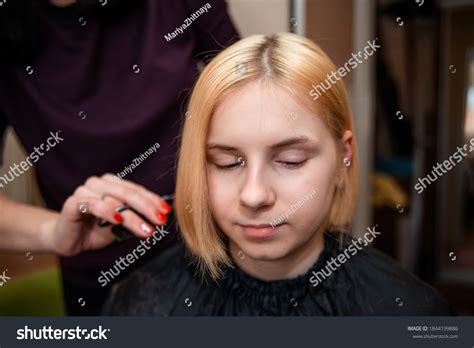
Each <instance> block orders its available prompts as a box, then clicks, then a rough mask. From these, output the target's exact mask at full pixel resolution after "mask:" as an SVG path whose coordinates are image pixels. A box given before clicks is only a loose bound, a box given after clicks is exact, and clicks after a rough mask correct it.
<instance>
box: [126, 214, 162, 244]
mask: <svg viewBox="0 0 474 348" xmlns="http://www.w3.org/2000/svg"><path fill="white" fill-rule="evenodd" d="M121 214H122V216H123V218H124V220H123V223H122V226H124V227H125V228H126V229H127V230H129V231H130V232H132V233H133V234H135V235H137V236H138V237H141V238H145V237H149V236H150V235H151V234H152V233H153V232H154V231H155V228H154V227H153V226H152V225H150V224H149V223H148V222H146V221H145V220H143V219H142V218H141V217H140V216H139V215H137V214H136V213H135V212H133V211H132V210H125V211H123V212H122V213H121Z"/></svg>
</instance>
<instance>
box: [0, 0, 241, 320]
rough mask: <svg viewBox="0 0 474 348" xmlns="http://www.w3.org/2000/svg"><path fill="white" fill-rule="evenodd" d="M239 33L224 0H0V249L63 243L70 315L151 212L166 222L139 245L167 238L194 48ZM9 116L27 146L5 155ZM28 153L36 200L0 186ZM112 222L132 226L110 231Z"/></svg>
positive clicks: (208, 52) (98, 303)
mask: <svg viewBox="0 0 474 348" xmlns="http://www.w3.org/2000/svg"><path fill="white" fill-rule="evenodd" d="M237 38H238V37H237V33H236V31H235V29H234V27H233V25H232V23H231V20H230V18H229V16H228V14H227V12H226V4H225V1H223V0H202V1H201V0H199V1H197V0H180V1H166V0H49V1H48V0H14V1H8V2H3V5H2V6H1V7H0V47H1V48H0V163H2V164H3V166H4V170H3V172H2V173H0V249H3V250H13V251H31V252H54V253H57V254H58V255H60V256H61V258H60V262H61V270H62V280H63V286H64V295H65V302H66V308H67V312H68V314H69V315H96V314H98V313H99V311H100V309H101V307H102V304H103V302H104V299H105V297H106V295H107V292H108V289H109V287H108V286H107V287H102V286H101V285H100V284H99V282H98V281H97V279H98V277H99V276H100V274H101V271H102V270H106V269H109V268H110V267H112V265H113V264H115V261H116V260H117V259H119V258H120V257H121V256H122V257H124V256H125V255H127V254H128V253H130V252H132V251H133V250H135V249H136V248H137V246H138V245H139V244H140V241H142V240H143V239H144V238H146V237H148V236H149V235H150V233H151V232H152V230H153V229H154V228H155V227H156V226H164V227H165V229H167V230H169V231H171V232H172V233H170V234H171V235H172V236H171V237H170V236H169V235H167V236H166V237H164V238H163V240H162V241H160V242H159V243H157V245H156V246H155V247H154V248H153V251H150V252H148V253H149V254H153V253H156V252H160V250H162V249H163V248H166V247H167V246H168V245H169V243H170V242H171V241H172V240H174V239H175V237H173V236H175V235H176V228H175V226H174V225H172V224H171V223H170V221H171V220H172V217H173V211H172V202H170V201H169V200H168V202H167V201H166V199H165V198H164V197H165V196H168V197H170V195H172V193H173V192H174V185H175V177H174V165H175V159H176V157H175V156H176V150H177V145H178V143H177V138H178V135H179V130H180V127H181V124H182V122H184V121H185V117H184V116H182V115H184V114H185V112H184V111H185V110H184V108H185V102H186V100H185V98H186V95H187V93H188V91H189V89H190V87H191V86H192V84H193V80H194V78H195V76H196V75H197V72H198V69H197V64H198V63H199V61H204V62H206V60H207V59H209V58H210V57H211V56H213V55H214V54H216V53H217V52H218V51H219V50H221V49H222V48H224V47H225V46H227V45H229V44H230V43H231V42H232V41H234V40H235V39H237ZM186 118H192V115H188V116H187V117H186ZM7 126H12V127H13V129H14V130H15V132H16V134H17V135H18V137H19V139H20V141H21V143H22V145H23V146H24V148H25V150H26V153H27V157H26V158H25V160H24V161H21V163H6V162H5V161H2V158H1V154H2V152H3V149H2V148H1V146H2V144H3V143H4V139H3V138H4V133H5V129H6V127H7ZM33 166H34V169H35V174H36V178H37V181H38V183H39V187H40V190H41V194H42V197H43V199H44V201H45V203H46V206H47V209H43V208H38V207H33V206H30V205H25V204H22V203H19V202H16V201H14V200H13V199H11V198H9V197H7V196H6V194H5V187H7V186H8V185H12V184H13V182H14V180H15V179H16V178H17V177H18V176H19V175H21V174H22V173H24V172H26V171H28V170H30V169H31V167H33ZM106 173H109V174H106ZM110 173H111V174H110ZM124 206H126V207H130V208H131V209H128V210H123V209H122V208H123V207H124ZM132 209H133V210H132ZM102 219H105V220H106V221H105V222H108V224H107V226H105V227H103V224H102V227H101V225H100V224H99V223H98V222H99V221H101V220H102ZM118 225H121V226H123V227H124V228H126V229H128V230H129V231H131V232H133V234H134V235H135V236H136V237H137V238H131V239H128V240H126V241H123V242H121V243H118V242H116V236H115V235H114V234H113V233H112V231H111V228H112V226H118ZM146 259H147V257H146V256H143V257H142V258H140V260H138V261H136V262H135V263H133V265H131V266H130V267H128V268H127V269H124V270H123V272H122V273H123V274H126V273H127V272H129V271H130V270H131V269H133V268H134V267H136V266H137V265H139V264H140V263H142V262H144V261H145V260H146ZM120 276H122V274H121V275H120ZM114 280H116V279H114ZM79 298H83V299H85V301H86V305H85V306H81V305H80V304H79V302H78V299H79Z"/></svg>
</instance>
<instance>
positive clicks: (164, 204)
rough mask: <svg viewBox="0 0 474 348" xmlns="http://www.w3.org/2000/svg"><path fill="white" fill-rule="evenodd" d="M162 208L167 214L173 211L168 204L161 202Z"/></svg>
mask: <svg viewBox="0 0 474 348" xmlns="http://www.w3.org/2000/svg"><path fill="white" fill-rule="evenodd" d="M160 207H161V209H163V211H164V212H165V214H168V213H169V212H170V211H171V207H170V206H169V205H168V204H167V203H166V202H161V203H160Z"/></svg>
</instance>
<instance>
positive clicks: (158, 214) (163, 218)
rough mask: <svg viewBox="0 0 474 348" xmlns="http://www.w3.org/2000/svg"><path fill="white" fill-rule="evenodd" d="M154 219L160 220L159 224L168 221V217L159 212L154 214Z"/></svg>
mask: <svg viewBox="0 0 474 348" xmlns="http://www.w3.org/2000/svg"><path fill="white" fill-rule="evenodd" d="M156 217H157V218H158V220H160V223H165V222H166V220H168V217H167V216H166V215H165V214H162V213H160V212H157V213H156Z"/></svg>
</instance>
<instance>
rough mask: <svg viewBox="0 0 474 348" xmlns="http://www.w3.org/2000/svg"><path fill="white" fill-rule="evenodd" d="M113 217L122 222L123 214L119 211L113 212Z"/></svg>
mask: <svg viewBox="0 0 474 348" xmlns="http://www.w3.org/2000/svg"><path fill="white" fill-rule="evenodd" d="M114 219H115V221H117V222H118V223H120V224H121V223H122V222H123V216H122V215H121V214H119V213H115V214H114Z"/></svg>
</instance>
